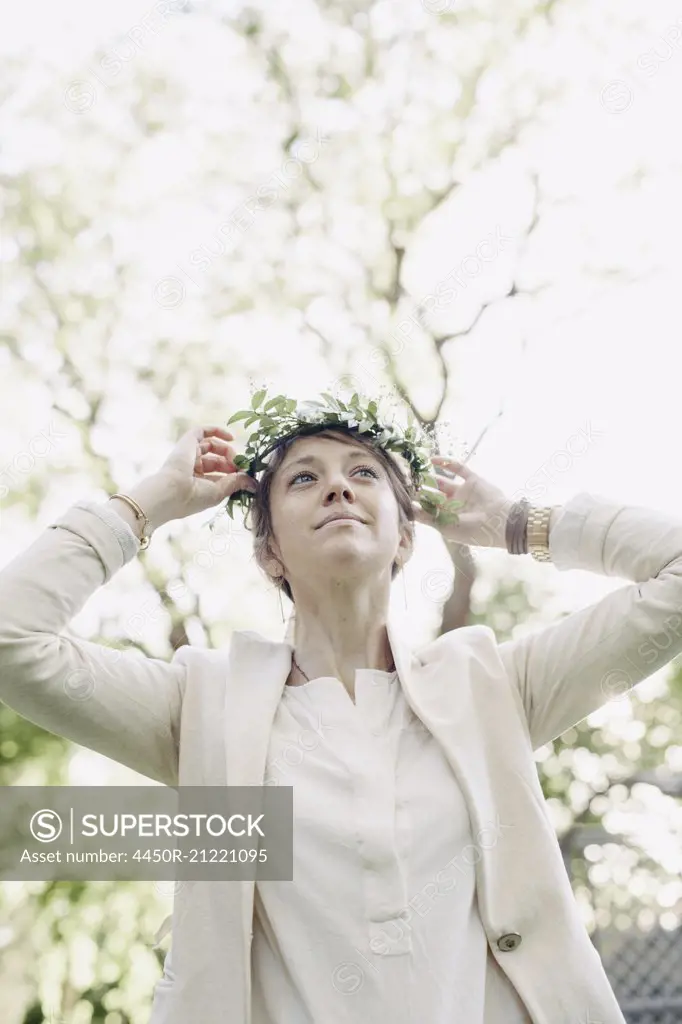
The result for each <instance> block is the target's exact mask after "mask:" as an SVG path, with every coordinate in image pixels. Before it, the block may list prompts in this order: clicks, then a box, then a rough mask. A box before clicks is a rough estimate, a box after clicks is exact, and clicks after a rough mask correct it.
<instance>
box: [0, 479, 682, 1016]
mask: <svg viewBox="0 0 682 1024" xmlns="http://www.w3.org/2000/svg"><path fill="white" fill-rule="evenodd" d="M138 547H139V542H138V541H137V539H136V538H135V536H134V534H133V532H132V530H130V529H129V527H128V526H127V524H125V523H124V522H123V520H122V519H120V518H119V517H118V516H117V515H116V513H115V512H114V511H113V509H112V508H111V506H108V505H107V504H106V502H104V503H102V504H97V505H93V503H90V502H87V501H84V502H77V503H76V504H75V505H73V506H71V507H70V508H69V509H68V510H67V511H66V512H65V514H64V515H63V516H62V517H61V518H60V519H58V520H56V521H55V522H54V523H53V524H51V525H50V527H48V528H47V529H46V530H45V531H43V532H42V533H41V534H40V535H39V536H38V537H37V539H36V540H35V541H34V543H33V544H32V545H31V546H30V547H29V548H28V549H27V550H25V551H24V552H22V553H21V554H19V555H18V556H17V557H15V558H14V559H13V561H11V562H10V563H9V564H8V565H6V566H5V568H4V569H3V570H2V572H0V698H1V699H2V700H3V701H4V702H5V703H6V704H8V705H9V706H10V707H12V708H14V709H15V710H16V711H17V712H18V713H19V714H21V715H22V716H24V717H26V718H27V719H30V720H31V721H32V722H35V723H36V724H38V725H40V726H42V727H43V728H45V729H48V730H50V731H51V732H54V733H57V734H59V735H62V736H66V737H68V738H69V739H71V740H73V741H74V742H76V743H79V744H82V745H83V746H86V747H89V748H91V749H93V750H97V751H100V752H101V753H102V754H105V755H106V756H107V757H110V758H113V759H114V760H116V761H119V762H121V763H123V764H125V765H128V766H129V767H131V768H133V769H134V770H135V771H137V772H141V773H142V774H143V775H145V776H148V777H149V778H150V779H155V780H157V781H159V782H162V783H165V784H168V785H178V784H179V785H192V786H196V785H214V786H215V785H244V786H258V785H262V784H263V780H264V774H265V761H266V755H267V747H268V740H269V735H270V729H271V726H272V722H273V718H274V715H275V711H276V709H277V705H278V702H279V700H280V697H281V694H282V689H283V686H284V685H285V680H286V678H287V675H288V673H289V669H290V665H291V647H290V645H289V644H288V643H285V642H275V641H272V640H268V639H265V638H264V637H262V636H260V635H259V634H258V633H254V632H247V631H235V632H234V633H233V634H232V636H231V640H230V643H229V645H228V646H227V647H226V648H225V649H222V650H206V649H202V648H197V647H193V646H184V647H181V648H180V649H179V650H177V651H176V652H175V653H174V655H173V657H172V659H171V661H166V660H164V659H156V658H148V657H145V656H143V655H142V654H141V653H139V652H137V651H134V650H127V651H116V650H113V649H111V648H108V647H106V646H104V645H98V644H94V643H92V642H89V641H86V640H82V639H80V638H76V637H74V636H70V635H68V634H67V633H65V629H66V627H67V625H68V623H69V621H70V620H71V619H72V617H73V616H74V615H76V614H77V613H78V612H79V611H80V609H81V608H82V607H83V605H84V603H85V602H86V601H87V599H88V597H90V595H91V594H93V592H94V591H95V590H96V589H97V588H98V587H100V586H102V585H103V584H104V583H106V582H107V581H108V580H109V579H111V577H112V575H113V574H114V573H115V572H117V571H118V570H119V569H120V568H121V567H122V566H123V565H125V564H126V562H127V561H128V560H129V559H130V558H132V557H133V555H134V554H135V553H136V551H137V550H138ZM550 551H551V554H552V557H553V560H554V565H555V567H556V568H558V569H560V570H566V569H586V570H590V571H593V572H598V573H603V574H606V575H609V576H616V577H620V578H621V579H623V580H629V581H631V582H630V583H628V584H626V585H624V586H623V587H621V588H619V589H617V590H615V591H613V592H612V593H609V594H608V595H607V596H606V597H604V598H603V599H601V600H600V601H598V602H596V603H594V604H593V605H591V606H590V607H587V608H585V609H582V610H580V611H578V612H576V613H574V614H572V615H570V616H568V617H566V618H564V619H562V620H559V621H557V622H556V623H553V624H552V625H550V626H548V627H545V628H542V629H540V630H537V631H535V632H533V633H530V634H527V635H525V636H522V637H520V638H519V639H515V640H511V641H506V642H504V643H498V642H497V641H496V637H495V635H494V633H493V631H492V630H491V629H490V628H489V627H487V626H480V625H477V626H470V627H466V628H463V629H457V630H453V631H451V632H448V633H445V634H443V635H441V636H439V637H438V638H437V639H436V640H433V641H431V642H428V643H426V644H424V645H421V646H419V647H417V648H413V647H412V645H411V642H410V636H409V629H407V630H406V629H405V625H404V623H403V624H400V625H399V624H398V623H397V621H395V620H393V619H389V622H388V624H387V625H388V633H389V639H390V643H391V649H392V651H393V655H394V658H395V664H396V668H397V670H398V675H399V679H400V683H401V685H402V687H403V689H404V692H405V695H406V699H407V701H408V702H409V704H410V706H411V708H412V710H413V711H414V713H415V714H416V715H417V716H418V717H419V718H420V719H421V720H422V722H423V723H424V724H425V726H426V727H427V729H428V730H429V731H430V732H431V733H432V734H433V736H434V737H435V738H436V740H437V741H438V742H439V743H440V744H441V745H442V749H443V751H444V753H445V755H446V756H447V760H448V762H449V763H450V765H451V766H452V770H453V772H454V774H455V776H456V778H457V781H458V783H459V785H460V786H461V789H462V793H463V795H464V798H465V800H466V803H467V806H468V810H469V814H470V817H471V826H472V834H473V835H474V836H476V835H481V836H483V835H485V836H486V840H485V842H484V841H483V840H481V843H480V846H479V849H480V859H479V861H478V863H477V865H476V875H477V893H478V905H479V910H480V914H481V918H482V922H483V926H484V928H485V930H486V933H487V935H488V940H489V946H490V949H491V951H492V954H493V956H494V957H495V958H496V960H497V961H498V963H499V965H500V967H501V968H502V969H503V971H505V972H506V974H507V976H508V977H509V979H510V980H511V982H512V984H513V985H514V986H515V987H516V989H517V991H518V992H519V994H520V995H521V997H522V999H523V1000H524V1001H525V1003H526V1005H527V1006H528V1009H529V1012H530V1015H531V1017H532V1019H533V1021H534V1024H597V1022H601V1024H624V1017H623V1016H622V1014H621V1012H620V1010H619V1008H618V1005H617V1003H616V1000H615V997H614V995H613V992H612V990H611V987H610V985H609V982H608V980H607V978H606V975H605V973H604V970H603V967H602V964H601V960H600V958H599V956H598V954H597V952H596V950H595V948H594V946H593V945H592V942H591V941H590V938H589V935H588V933H587V931H586V928H585V926H584V924H583V923H582V919H581V917H580V914H579V911H578V908H577V903H576V900H575V898H574V896H573V893H572V890H571V886H570V884H569V880H568V877H567V875H566V871H565V868H564V864H563V861H562V857H561V852H560V849H559V845H558V842H557V838H556V835H555V831H554V828H553V827H552V824H551V820H550V818H549V816H548V813H547V809H546V805H545V800H544V797H543V794H542V790H541V787H540V783H539V780H538V774H537V769H536V765H535V762H534V760H533V751H534V750H537V748H539V747H541V746H542V745H543V744H546V743H549V742H551V741H552V740H553V739H554V738H555V737H557V736H560V735H561V734H562V733H563V732H565V731H566V730H567V729H568V728H569V727H570V726H572V725H574V724H576V723H577V722H579V721H581V720H582V719H584V718H585V717H586V716H587V715H589V714H590V713H591V712H592V711H595V710H596V709H597V708H600V707H601V706H602V705H603V704H605V703H606V702H607V701H609V700H610V699H613V698H618V697H622V695H623V693H624V692H625V691H626V689H627V688H628V687H630V686H632V685H634V684H636V683H638V682H640V681H641V680H643V679H645V678H646V677H647V676H649V675H651V673H652V672H653V671H655V670H656V669H658V668H660V667H661V666H663V665H664V664H666V662H668V661H669V660H670V659H671V658H672V657H673V656H675V655H676V654H677V653H678V652H679V651H680V650H681V649H682V522H680V521H679V520H677V519H675V518H672V517H671V516H669V515H666V514H663V513H660V512H657V511H653V510H651V509H647V508H641V507H635V506H622V505H618V504H613V503H611V502H608V501H606V500H604V499H602V498H599V497H596V496H594V495H590V494H586V493H582V494H579V495H577V496H576V497H574V498H572V499H571V500H570V501H569V502H568V503H567V504H566V505H565V506H564V510H563V512H562V514H561V515H560V517H559V519H558V522H557V524H556V526H555V527H554V528H553V530H552V534H551V537H550ZM554 571H556V570H555V568H552V567H551V566H548V567H547V572H548V573H552V572H554ZM132 611H133V612H134V610H132ZM124 615H125V612H124ZM73 687H76V689H77V692H78V695H79V697H80V698H81V699H77V700H74V699H71V698H72V696H73V693H74V690H73ZM84 694H87V699H82V698H83V696H84ZM493 829H494V831H491V830H493ZM492 835H495V836H496V837H497V838H496V839H495V841H491V838H490V837H491V836H492ZM253 904H254V883H253V882H185V883H183V885H182V887H181V888H180V891H179V892H178V894H177V895H176V897H175V899H174V905H173V914H172V944H171V949H170V952H169V953H168V954H167V956H166V960H165V967H164V972H163V977H162V978H161V979H160V980H159V982H158V984H157V985H156V987H155V992H154V1006H153V1012H152V1017H151V1022H152V1024H189V1022H190V1021H195V1020H201V1022H202V1024H225V1022H226V1021H229V1022H230V1024H250V1017H251V1014H250V1000H251V973H250V942H251V936H252V929H253V923H252V922H253ZM330 985H331V979H330ZM283 1024H289V1022H283ZM316 1024H317V1022H316ZM319 1024H328V1022H326V1021H325V1022H319ZM363 1024H364V1022H363Z"/></svg>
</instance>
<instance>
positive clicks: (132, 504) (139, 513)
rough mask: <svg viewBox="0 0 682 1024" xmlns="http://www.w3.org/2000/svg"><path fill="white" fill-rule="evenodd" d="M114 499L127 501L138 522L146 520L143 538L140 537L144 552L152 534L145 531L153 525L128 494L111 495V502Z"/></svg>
mask: <svg viewBox="0 0 682 1024" xmlns="http://www.w3.org/2000/svg"><path fill="white" fill-rule="evenodd" d="M112 498H120V499H121V501H125V503H126V505H130V507H131V508H132V510H133V512H134V513H135V516H136V518H137V519H138V520H140V519H143V520H144V525H143V527H142V536H141V537H140V550H141V551H144V549H145V548H148V547H149V541H150V540H151V533H149V534H145V532H144V531H145V530H146V528H147V527H150V528H151V523H150V522H149V520H148V519H147V517H146V515H145V514H144V512H143V511H142V509H141V508H140V506H139V505H138V504H137V502H136V501H135V500H134V498H130V497H128V495H127V494H119V493H118V492H117V493H116V494H110V495H109V501H111V499H112Z"/></svg>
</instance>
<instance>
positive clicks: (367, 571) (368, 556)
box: [270, 435, 411, 588]
mask: <svg viewBox="0 0 682 1024" xmlns="http://www.w3.org/2000/svg"><path fill="white" fill-rule="evenodd" d="M270 511H271V519H272V526H273V532H274V540H275V543H274V545H273V548H274V550H275V552H276V553H278V554H279V555H280V560H281V563H282V564H283V565H284V572H285V575H286V577H287V579H288V580H289V583H290V584H292V585H293V587H294V588H295V585H296V580H297V578H299V579H302V580H310V578H311V576H313V577H314V576H315V575H318V574H322V575H323V576H324V577H325V578H338V577H355V578H358V579H360V578H362V577H363V576H369V575H372V576H375V577H376V575H377V574H378V573H381V572H386V573H387V574H388V579H389V581H390V573H391V565H392V563H393V561H394V559H395V557H396V555H397V554H398V553H399V551H400V553H399V560H400V561H401V563H402V562H404V561H406V560H407V557H409V554H408V553H409V552H410V550H411V548H410V545H409V540H408V534H407V531H405V534H404V537H403V538H401V535H400V531H399V525H398V524H399V515H398V503H397V501H396V497H395V494H394V493H393V487H392V484H391V481H390V478H389V476H388V473H387V471H386V469H385V468H384V466H383V464H382V463H381V461H380V460H379V458H378V457H377V456H376V455H374V454H373V453H372V452H371V451H370V450H369V449H368V448H366V447H365V446H364V445H359V444H348V443H346V442H344V441H338V440H336V439H335V438H332V437H321V436H319V435H313V436H311V437H302V438H297V439H296V440H295V441H294V442H293V443H292V444H291V446H290V447H289V449H288V451H287V453H286V456H285V458H284V460H283V462H282V464H281V465H280V466H279V467H278V469H277V470H276V472H275V474H274V477H273V480H272V485H271V490H270ZM332 513H333V514H341V513H347V514H348V515H351V516H354V517H356V518H355V519H352V520H348V519H346V520H340V521H335V522H331V523H328V524H324V520H325V519H326V518H327V517H328V516H329V515H331V514H332ZM323 524H324V525H323ZM401 548H402V549H403V550H400V549H401ZM272 571H273V574H275V573H278V572H281V565H280V566H276V567H275V566H273V567H272Z"/></svg>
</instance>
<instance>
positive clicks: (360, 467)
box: [289, 466, 379, 485]
mask: <svg viewBox="0 0 682 1024" xmlns="http://www.w3.org/2000/svg"><path fill="white" fill-rule="evenodd" d="M362 469H364V470H366V471H367V472H368V473H371V474H372V476H373V477H375V479H378V478H379V474H378V473H377V472H376V470H374V469H372V467H371V466H356V468H355V469H354V471H353V472H355V473H358V472H359V471H360V470H362ZM312 475H313V474H312V473H309V472H308V471H307V470H306V469H302V470H301V472H300V473H297V474H296V476H294V477H292V478H291V480H290V481H289V484H290V485H291V484H293V483H295V482H296V481H297V480H298V478H299V477H301V476H312Z"/></svg>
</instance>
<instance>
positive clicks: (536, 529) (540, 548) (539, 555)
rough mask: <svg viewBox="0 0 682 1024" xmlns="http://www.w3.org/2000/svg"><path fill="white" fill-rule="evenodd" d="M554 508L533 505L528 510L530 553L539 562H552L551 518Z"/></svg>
mask: <svg viewBox="0 0 682 1024" xmlns="http://www.w3.org/2000/svg"><path fill="white" fill-rule="evenodd" d="M553 511H554V508H553V507H552V506H546V505H543V506H535V505H531V506H530V508H529V509H528V532H527V536H528V553H529V554H530V555H532V556H533V558H534V559H535V560H536V561H537V562H551V561H552V556H551V555H550V553H549V517H550V516H551V514H552V512H553Z"/></svg>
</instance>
